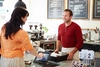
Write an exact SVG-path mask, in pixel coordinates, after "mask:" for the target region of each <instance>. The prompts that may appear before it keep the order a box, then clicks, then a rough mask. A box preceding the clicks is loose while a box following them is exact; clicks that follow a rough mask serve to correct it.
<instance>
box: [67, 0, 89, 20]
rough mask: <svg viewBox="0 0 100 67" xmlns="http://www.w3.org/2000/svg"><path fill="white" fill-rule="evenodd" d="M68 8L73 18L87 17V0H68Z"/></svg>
mask: <svg viewBox="0 0 100 67" xmlns="http://www.w3.org/2000/svg"><path fill="white" fill-rule="evenodd" d="M68 8H69V9H71V10H72V11H73V18H74V19H87V18H88V0H68Z"/></svg>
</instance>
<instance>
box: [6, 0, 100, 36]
mask: <svg viewBox="0 0 100 67" xmlns="http://www.w3.org/2000/svg"><path fill="white" fill-rule="evenodd" d="M5 1H6V7H7V6H8V7H9V8H11V9H13V7H14V4H15V3H16V2H17V1H18V0H9V1H11V3H12V4H8V0H5ZM90 1H91V2H90V12H89V13H90V19H89V20H80V19H78V20H73V21H75V22H76V23H78V24H79V25H80V26H81V27H82V28H95V27H98V28H100V22H99V20H92V8H93V7H92V6H93V5H92V1H93V0H90ZM23 2H24V3H26V5H27V10H28V11H29V13H30V16H29V17H28V20H27V23H26V24H25V25H24V29H25V30H27V29H29V25H30V24H39V23H43V25H44V26H47V27H48V29H49V32H48V34H55V33H57V29H58V25H59V24H61V23H63V21H62V19H47V0H23ZM9 16H10V13H9V14H8V15H6V17H7V19H9Z"/></svg>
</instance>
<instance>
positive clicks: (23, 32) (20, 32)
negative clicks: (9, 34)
mask: <svg viewBox="0 0 100 67" xmlns="http://www.w3.org/2000/svg"><path fill="white" fill-rule="evenodd" d="M18 34H21V35H28V33H27V32H26V31H25V30H23V29H20V30H19V31H18Z"/></svg>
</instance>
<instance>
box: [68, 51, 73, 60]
mask: <svg viewBox="0 0 100 67" xmlns="http://www.w3.org/2000/svg"><path fill="white" fill-rule="evenodd" d="M73 56H74V53H72V52H69V53H68V57H67V60H72V59H73Z"/></svg>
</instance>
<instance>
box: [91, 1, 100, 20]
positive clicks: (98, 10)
mask: <svg viewBox="0 0 100 67" xmlns="http://www.w3.org/2000/svg"><path fill="white" fill-rule="evenodd" d="M93 4H94V6H93V7H94V9H93V18H98V19H100V0H94V2H93Z"/></svg>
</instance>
